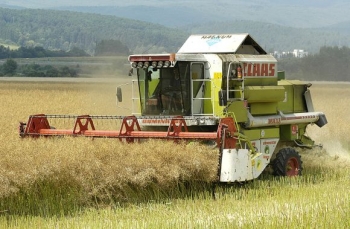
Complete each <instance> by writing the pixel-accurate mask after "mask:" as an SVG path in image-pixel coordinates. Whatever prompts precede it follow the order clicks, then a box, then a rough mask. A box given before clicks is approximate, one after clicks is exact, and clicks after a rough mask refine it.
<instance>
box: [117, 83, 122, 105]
mask: <svg viewBox="0 0 350 229" xmlns="http://www.w3.org/2000/svg"><path fill="white" fill-rule="evenodd" d="M117 99H118V102H122V101H123V93H122V88H121V87H117Z"/></svg>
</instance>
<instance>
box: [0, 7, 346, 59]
mask: <svg viewBox="0 0 350 229" xmlns="http://www.w3.org/2000/svg"><path fill="white" fill-rule="evenodd" d="M346 28H348V25H347V24H339V26H338V27H332V30H329V29H327V28H324V29H315V28H314V29H305V28H304V29H302V28H292V27H286V26H281V25H276V24H270V23H264V22H256V21H255V22H254V21H245V20H236V21H226V22H211V23H205V24H196V25H188V26H182V27H178V28H169V27H166V26H163V25H160V24H153V23H149V22H143V21H137V20H131V19H126V18H120V17H116V16H108V15H100V14H93V13H79V12H72V11H57V10H44V9H22V10H18V9H8V8H6V9H5V8H0V45H1V44H2V45H4V46H7V45H17V46H24V47H35V46H41V47H43V48H45V49H49V50H64V51H68V50H70V49H72V48H73V47H77V48H79V49H82V50H84V51H86V52H87V53H89V54H90V55H94V52H95V49H96V44H97V43H98V42H101V41H102V40H119V41H120V42H121V43H122V44H123V45H125V46H127V47H128V49H129V50H130V53H162V52H176V51H177V50H178V49H179V48H180V47H181V45H182V44H183V42H184V41H185V40H186V39H187V37H188V36H189V35H190V34H193V33H204V34H208V33H214V34H215V33H231V34H232V33H249V34H251V35H252V37H254V39H255V40H256V41H257V42H258V43H259V44H260V45H261V46H262V47H263V48H264V49H265V50H267V51H269V52H272V51H275V50H277V51H293V50H294V49H304V50H305V51H307V52H309V53H316V52H318V51H319V48H320V47H321V46H349V45H350V36H348V34H346V33H344V32H342V31H347V30H346Z"/></svg>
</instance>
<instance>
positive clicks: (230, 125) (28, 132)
mask: <svg viewBox="0 0 350 229" xmlns="http://www.w3.org/2000/svg"><path fill="white" fill-rule="evenodd" d="M236 131H237V129H236V125H235V122H234V120H233V119H232V118H222V119H220V122H219V125H218V128H217V131H216V132H190V131H188V128H187V125H186V120H185V119H184V118H183V117H182V116H176V117H172V119H171V121H170V124H169V127H168V130H167V131H143V130H141V127H140V124H139V122H138V120H137V117H135V116H125V117H123V118H122V125H121V128H120V129H119V130H96V128H95V125H94V122H93V118H92V117H91V116H89V115H81V116H76V120H75V125H74V128H73V129H71V130H69V129H53V128H51V126H50V123H49V121H48V118H47V116H46V115H44V114H39V115H32V116H30V117H29V120H28V123H27V124H26V123H23V122H20V126H19V132H20V136H21V137H26V136H30V137H39V136H62V135H67V136H85V137H105V138H118V139H120V140H123V139H125V141H126V142H128V143H131V142H134V141H135V140H138V139H147V138H157V139H172V140H174V141H179V140H186V139H187V140H215V141H216V142H217V145H218V146H221V144H222V143H223V144H224V148H226V149H229V148H235V147H236V137H235V136H234V133H235V132H236ZM223 139H224V141H223Z"/></svg>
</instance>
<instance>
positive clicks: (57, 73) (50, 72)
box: [0, 59, 79, 77]
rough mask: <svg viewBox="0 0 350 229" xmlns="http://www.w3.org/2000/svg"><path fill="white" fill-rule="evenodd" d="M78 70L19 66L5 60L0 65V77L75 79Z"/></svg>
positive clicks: (31, 65)
mask: <svg viewBox="0 0 350 229" xmlns="http://www.w3.org/2000/svg"><path fill="white" fill-rule="evenodd" d="M78 72H79V68H69V67H68V66H63V67H60V68H57V67H54V66H52V65H43V66H42V65H39V64H25V65H19V64H18V63H17V61H15V60H14V59H7V60H6V61H5V62H4V64H2V65H0V76H14V75H16V76H25V77H76V76H78Z"/></svg>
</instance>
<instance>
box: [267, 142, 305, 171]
mask: <svg viewBox="0 0 350 229" xmlns="http://www.w3.org/2000/svg"><path fill="white" fill-rule="evenodd" d="M272 169H273V173H274V175H276V176H300V175H301V171H302V170H303V167H302V161H301V157H300V155H299V153H298V152H297V151H295V150H294V149H293V148H282V149H281V150H280V151H278V153H277V155H276V158H275V160H274V161H273V163H272Z"/></svg>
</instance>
